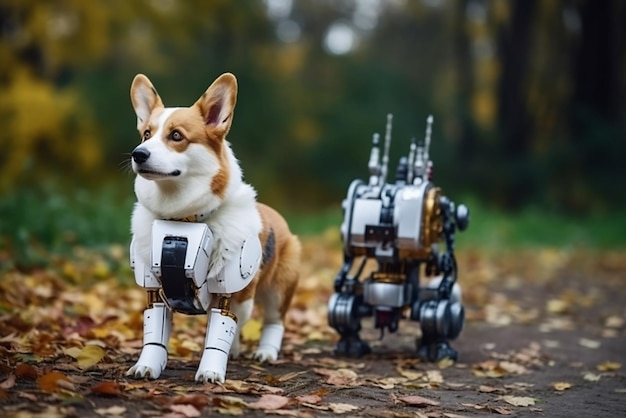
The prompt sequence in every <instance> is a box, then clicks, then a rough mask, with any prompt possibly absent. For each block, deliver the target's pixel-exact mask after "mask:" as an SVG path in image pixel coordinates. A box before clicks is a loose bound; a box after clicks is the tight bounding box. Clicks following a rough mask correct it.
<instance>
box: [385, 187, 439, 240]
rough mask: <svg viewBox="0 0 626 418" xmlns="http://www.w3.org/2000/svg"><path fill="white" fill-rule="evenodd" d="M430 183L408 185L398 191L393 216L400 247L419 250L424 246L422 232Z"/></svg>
mask: <svg viewBox="0 0 626 418" xmlns="http://www.w3.org/2000/svg"><path fill="white" fill-rule="evenodd" d="M429 185H430V183H428V182H423V183H421V184H419V185H416V186H413V185H407V186H405V187H404V188H402V189H401V190H400V191H399V192H398V193H396V199H395V204H394V214H393V218H394V221H395V224H396V227H397V232H396V234H397V235H396V236H397V246H398V249H407V250H417V249H420V248H421V247H422V244H421V240H420V234H421V227H422V223H421V221H422V211H423V208H424V196H425V195H426V189H427V187H428V186H429Z"/></svg>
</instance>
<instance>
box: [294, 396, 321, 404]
mask: <svg viewBox="0 0 626 418" xmlns="http://www.w3.org/2000/svg"><path fill="white" fill-rule="evenodd" d="M296 400H297V401H298V402H299V403H307V404H311V405H319V404H320V403H322V397H321V396H319V395H314V394H310V395H300V396H296Z"/></svg>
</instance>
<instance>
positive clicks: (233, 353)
mask: <svg viewBox="0 0 626 418" xmlns="http://www.w3.org/2000/svg"><path fill="white" fill-rule="evenodd" d="M253 310H254V299H252V298H250V299H248V300H246V301H244V302H242V303H237V302H235V301H233V303H232V312H233V314H235V317H236V318H237V334H236V335H235V339H234V341H233V346H232V347H231V348H230V358H232V359H236V358H237V357H239V354H241V342H240V335H241V330H242V329H243V327H244V326H245V325H246V324H247V323H248V321H249V320H250V317H251V316H252V311H253Z"/></svg>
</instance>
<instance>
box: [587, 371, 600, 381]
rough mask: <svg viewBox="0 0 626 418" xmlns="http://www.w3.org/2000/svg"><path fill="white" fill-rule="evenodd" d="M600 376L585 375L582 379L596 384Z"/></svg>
mask: <svg viewBox="0 0 626 418" xmlns="http://www.w3.org/2000/svg"><path fill="white" fill-rule="evenodd" d="M600 377H601V376H600V375H599V374H594V373H591V372H589V373H585V374H584V376H583V379H585V380H586V381H587V382H597V381H598V380H600Z"/></svg>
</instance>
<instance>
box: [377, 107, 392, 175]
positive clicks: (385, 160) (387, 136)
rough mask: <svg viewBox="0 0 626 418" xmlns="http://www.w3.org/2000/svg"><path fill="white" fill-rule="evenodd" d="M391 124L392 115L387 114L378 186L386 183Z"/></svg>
mask: <svg viewBox="0 0 626 418" xmlns="http://www.w3.org/2000/svg"><path fill="white" fill-rule="evenodd" d="M392 122H393V115H392V114H391V113H388V114H387V127H386V128H385V151H384V153H383V163H382V169H381V173H380V185H381V186H383V185H384V184H385V182H386V181H387V170H388V167H389V146H390V145H391V124H392Z"/></svg>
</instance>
